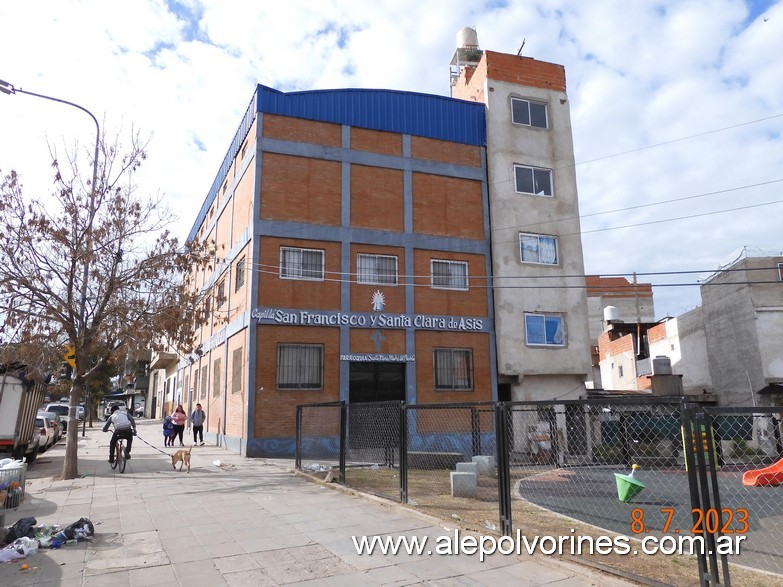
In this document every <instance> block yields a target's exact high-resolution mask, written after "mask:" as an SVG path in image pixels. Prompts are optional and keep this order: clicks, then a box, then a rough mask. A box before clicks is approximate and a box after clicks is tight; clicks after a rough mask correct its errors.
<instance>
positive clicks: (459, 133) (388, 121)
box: [188, 84, 486, 240]
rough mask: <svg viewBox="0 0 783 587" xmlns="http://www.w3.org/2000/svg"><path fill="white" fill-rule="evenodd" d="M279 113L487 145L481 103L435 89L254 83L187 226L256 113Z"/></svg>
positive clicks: (211, 196) (200, 217)
mask: <svg viewBox="0 0 783 587" xmlns="http://www.w3.org/2000/svg"><path fill="white" fill-rule="evenodd" d="M259 112H261V113H266V114H278V115H281V116H291V117H294V118H304V119H307V120H318V121H321V122H332V123H335V124H345V125H349V126H356V127H361V128H367V129H371V130H380V131H387V132H396V133H401V134H410V135H415V136H420V137H426V138H431V139H439V140H442V141H450V142H455V143H463V144H466V145H474V146H479V147H483V146H485V145H486V124H485V113H484V104H482V103H478V102H467V101H465V100H457V99H454V98H449V97H446V96H437V95H434V94H418V93H415V92H400V91H396V90H366V89H344V90H312V91H306V92H280V91H278V90H275V89H272V88H268V87H266V86H263V85H261V84H258V86H257V88H256V92H255V94H254V95H253V99H252V100H251V101H250V105H249V106H248V108H247V110H246V111H245V116H244V117H243V119H242V122H241V124H240V125H239V128H238V129H237V132H236V134H235V135H234V140H233V141H232V142H231V146H230V147H229V149H228V152H227V153H226V156H225V158H224V159H223V164H222V165H221V166H220V171H219V172H218V174H217V176H216V177H215V181H214V182H213V183H212V187H211V189H210V190H209V194H208V195H207V197H206V199H205V200H204V203H203V204H202V206H201V210H200V211H199V214H198V217H197V218H196V221H195V222H194V224H193V227H192V228H191V230H190V235H189V236H188V239H189V240H192V239H193V238H195V236H196V232H197V231H198V228H199V226H201V223H202V222H203V220H204V217H205V216H206V213H207V210H209V207H210V206H211V205H212V201H213V200H214V199H215V196H216V195H217V193H218V190H219V189H220V186H221V185H222V184H223V180H224V179H225V177H226V174H227V173H228V170H229V168H230V167H231V164H232V162H233V161H234V157H236V154H237V152H238V151H239V148H240V147H241V145H242V142H243V141H244V140H245V137H246V136H247V133H248V132H250V127H251V126H252V125H253V121H254V120H255V118H256V115H257V114H258V113H259Z"/></svg>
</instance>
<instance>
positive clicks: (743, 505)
mask: <svg viewBox="0 0 783 587" xmlns="http://www.w3.org/2000/svg"><path fill="white" fill-rule="evenodd" d="M705 411H706V412H707V415H708V418H709V421H710V427H711V429H712V433H713V438H714V440H713V441H714V443H715V449H716V450H715V454H716V456H715V460H716V461H717V476H716V478H717V482H718V489H719V494H720V509H721V512H720V514H721V515H720V516H717V513H716V514H715V515H713V516H712V520H708V519H707V518H708V515H707V514H706V513H705V515H704V521H703V524H707V523H712V524H713V525H714V524H716V523H717V524H719V525H720V527H721V528H720V529H721V531H722V533H723V534H724V535H728V536H731V535H734V536H742V537H743V542H742V550H741V552H740V554H739V555H737V556H736V557H732V562H735V563H738V564H742V565H746V566H749V567H753V568H758V569H762V570H765V571H769V572H773V573H778V574H783V540H781V534H783V531H782V528H783V487H781V486H780V485H781V484H783V440H781V437H782V434H781V433H782V432H783V430H782V429H781V414H780V412H779V411H777V412H776V411H774V408H772V409H766V408H706V410H705Z"/></svg>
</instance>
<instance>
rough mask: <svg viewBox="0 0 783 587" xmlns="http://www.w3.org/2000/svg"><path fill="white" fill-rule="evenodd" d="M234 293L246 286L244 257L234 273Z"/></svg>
mask: <svg viewBox="0 0 783 587" xmlns="http://www.w3.org/2000/svg"><path fill="white" fill-rule="evenodd" d="M234 275H236V277H235V278H234V292H238V291H239V289H240V288H241V287H242V286H243V285H245V256H244V255H242V256H241V257H240V258H239V261H237V264H236V269H235V271H234Z"/></svg>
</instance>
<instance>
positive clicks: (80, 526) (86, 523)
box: [63, 518, 95, 542]
mask: <svg viewBox="0 0 783 587" xmlns="http://www.w3.org/2000/svg"><path fill="white" fill-rule="evenodd" d="M63 532H64V534H65V537H66V539H68V540H73V539H75V540H76V541H77V542H83V541H84V540H92V535H93V534H95V527H94V526H93V525H92V522H91V521H90V520H89V519H87V518H79V519H78V520H76V521H75V522H74V523H73V524H71V525H70V526H67V527H66V528H65V530H63Z"/></svg>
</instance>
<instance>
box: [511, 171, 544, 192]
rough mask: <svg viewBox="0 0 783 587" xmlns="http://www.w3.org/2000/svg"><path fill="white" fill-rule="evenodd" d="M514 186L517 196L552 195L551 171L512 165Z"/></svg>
mask: <svg viewBox="0 0 783 587" xmlns="http://www.w3.org/2000/svg"><path fill="white" fill-rule="evenodd" d="M514 185H515V189H516V191H517V193H519V194H533V195H535V196H551V195H552V170H551V169H544V168H542V167H528V166H526V165H514Z"/></svg>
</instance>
